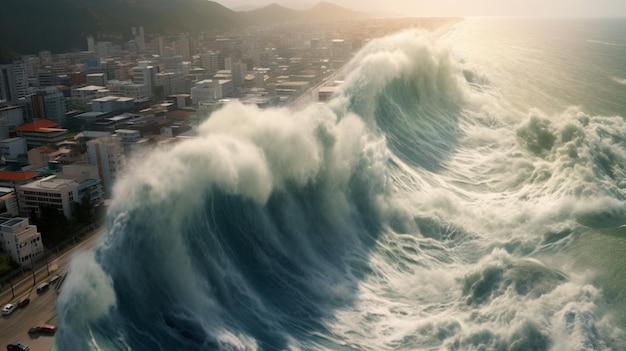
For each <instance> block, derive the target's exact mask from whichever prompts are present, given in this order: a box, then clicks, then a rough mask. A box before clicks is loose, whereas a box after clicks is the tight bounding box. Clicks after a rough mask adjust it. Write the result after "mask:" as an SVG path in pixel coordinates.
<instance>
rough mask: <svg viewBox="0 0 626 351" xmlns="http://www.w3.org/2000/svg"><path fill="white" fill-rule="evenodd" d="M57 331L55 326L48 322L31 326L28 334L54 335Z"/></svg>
mask: <svg viewBox="0 0 626 351" xmlns="http://www.w3.org/2000/svg"><path fill="white" fill-rule="evenodd" d="M56 332H57V327H56V326H54V325H50V324H42V325H38V326H35V327H32V328H30V329H29V330H28V334H46V335H54V333H56Z"/></svg>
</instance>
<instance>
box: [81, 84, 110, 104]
mask: <svg viewBox="0 0 626 351" xmlns="http://www.w3.org/2000/svg"><path fill="white" fill-rule="evenodd" d="M107 95H110V92H109V90H107V88H105V87H103V86H99V85H87V86H83V87H79V88H74V87H73V88H72V105H73V106H76V107H82V108H84V107H86V106H87V105H88V103H89V102H90V101H91V100H93V99H97V98H101V97H104V96H107Z"/></svg>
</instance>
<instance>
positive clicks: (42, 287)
mask: <svg viewBox="0 0 626 351" xmlns="http://www.w3.org/2000/svg"><path fill="white" fill-rule="evenodd" d="M48 288H50V284H48V282H43V283H41V284H39V285H38V286H37V294H43V293H45V292H46V291H48Z"/></svg>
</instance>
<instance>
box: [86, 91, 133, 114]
mask: <svg viewBox="0 0 626 351" xmlns="http://www.w3.org/2000/svg"><path fill="white" fill-rule="evenodd" d="M134 106H135V99H133V98H131V97H124V96H113V95H109V96H104V97H101V98H98V99H93V100H91V110H92V111H95V112H115V111H125V110H129V109H132V108H133V107H134Z"/></svg>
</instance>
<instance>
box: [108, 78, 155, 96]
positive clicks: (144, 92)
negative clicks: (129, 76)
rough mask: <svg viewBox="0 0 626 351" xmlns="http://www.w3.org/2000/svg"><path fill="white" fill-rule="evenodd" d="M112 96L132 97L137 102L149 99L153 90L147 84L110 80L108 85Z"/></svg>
mask: <svg viewBox="0 0 626 351" xmlns="http://www.w3.org/2000/svg"><path fill="white" fill-rule="evenodd" d="M107 88H108V90H109V93H110V94H113V95H117V96H125V97H130V98H133V99H136V100H142V99H145V98H149V97H150V96H151V95H152V90H150V87H149V86H147V85H145V84H137V83H134V82H132V81H130V80H110V81H109V82H108V83H107Z"/></svg>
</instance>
